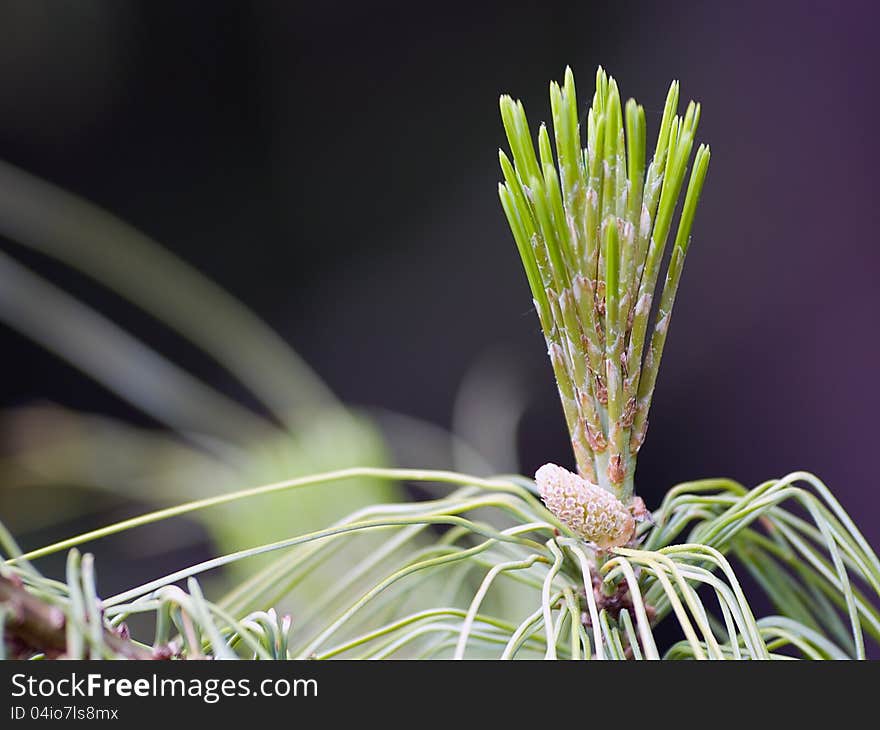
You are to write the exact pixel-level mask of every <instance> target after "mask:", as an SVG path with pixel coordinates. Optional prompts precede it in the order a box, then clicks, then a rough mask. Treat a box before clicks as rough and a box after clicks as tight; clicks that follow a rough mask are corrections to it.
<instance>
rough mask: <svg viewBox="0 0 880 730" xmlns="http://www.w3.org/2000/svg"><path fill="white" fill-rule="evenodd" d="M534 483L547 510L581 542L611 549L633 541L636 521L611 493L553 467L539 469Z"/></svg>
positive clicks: (547, 466) (564, 470)
mask: <svg viewBox="0 0 880 730" xmlns="http://www.w3.org/2000/svg"><path fill="white" fill-rule="evenodd" d="M535 483H536V484H537V485H538V492H539V493H540V495H541V498H542V499H543V500H544V504H545V505H547V509H549V510H550V511H551V512H552V513H553V514H554V515H555V516H556V517H557V518H558V519H559V521H560V522H562V523H563V524H564V525H565V526H566V527H568V528H569V529H571V531H572V532H574V533H575V534H576V535H579V536H580V537H582V538H583V539H584V540H589V541H591V542H594V543H596V544H597V545H598V546H599V547H600V548H612V547H619V546H621V545H625V544H626V543H628V542H629V541H630V540H631V539H632V536H633V534H634V533H635V529H636V523H635V519H634V518H633V516H632V513H631V512H630V511H629V510H628V509H627V508H626V507H625V506H624V505H623V503H622V502H621V501H620V500H619V499H617V497H615V496H614V495H613V494H611V492H608V491H606V490H604V489H602V488H601V487H600V486H598V485H596V484H593V483H592V482H588V481H587V480H586V479H584V478H583V477H580V476H578V475H577V474H572V473H571V472H570V471H568V469H563V468H562V467H561V466H557V465H556V464H544V466H542V467H541V468H540V469H538V471H537V473H536V474H535Z"/></svg>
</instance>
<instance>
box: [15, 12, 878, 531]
mask: <svg viewBox="0 0 880 730" xmlns="http://www.w3.org/2000/svg"><path fill="white" fill-rule="evenodd" d="M876 20H877V18H876V13H875V11H874V10H873V7H872V4H871V3H868V2H864V3H858V2H847V3H840V2H822V3H817V2H797V3H772V2H738V3H735V4H733V3H730V4H727V3H725V4H722V3H710V2H691V3H688V2H664V3H653V2H641V3H632V2H615V3H608V2H605V3H596V4H594V3H588V2H568V3H564V4H558V5H550V4H548V3H535V4H531V5H529V4H523V5H518V6H517V7H511V6H498V7H493V6H488V5H482V4H478V3H471V4H468V5H462V6H454V5H451V4H448V3H441V4H437V3H425V4H415V3H413V4H408V5H401V6H393V5H386V4H381V3H378V4H371V6H370V7H363V6H359V5H356V4H351V5H348V4H345V3H335V2H323V3H309V4H305V5H299V4H296V3H245V2H219V1H218V2H210V3H209V2H204V3H194V2H190V3H172V2H99V1H97V0H78V1H77V2H47V1H45V0H30V1H28V2H2V3H0V110H2V111H0V157H2V158H3V159H5V160H7V161H9V162H11V163H13V164H15V165H18V166H20V167H22V168H24V169H26V170H28V171H30V172H32V173H34V174H36V175H39V176H41V177H44V178H46V179H48V180H50V181H52V182H54V183H56V184H58V185H61V186H62V187H65V188H67V189H69V190H71V191H74V192H76V193H78V194H80V195H82V196H83V197H85V198H87V199H89V200H91V201H93V202H95V203H97V204H99V205H101V206H103V207H105V208H106V209H108V210H110V211H112V212H113V213H115V214H117V215H118V216H120V217H121V218H123V219H124V220H127V221H129V222H130V223H132V224H133V225H135V226H137V227H138V228H140V229H141V230H143V231H145V232H146V233H148V234H150V235H152V236H153V237H155V238H156V239H157V240H159V241H161V242H163V243H164V244H165V245H166V246H167V247H169V248H170V249H171V250H173V251H174V252H176V253H177V254H179V255H180V256H182V257H183V258H184V259H186V260H187V261H189V262H191V263H193V264H194V265H196V266H197V267H198V268H199V269H201V270H202V271H203V272H205V273H207V274H208V275H210V276H211V277H212V278H214V279H215V280H216V281H217V282H219V283H220V284H221V285H222V286H224V287H225V288H227V289H228V290H230V291H231V292H232V293H234V294H235V295H237V296H238V297H239V298H240V299H242V300H243V301H245V302H246V303H247V304H249V305H250V306H251V307H252V308H253V309H254V310H255V311H256V312H257V313H258V314H260V315H261V316H262V317H263V318H265V319H266V320H267V321H268V322H269V323H270V324H271V325H273V326H274V327H275V328H276V329H277V330H278V331H279V332H280V333H281V334H282V335H283V337H284V338H285V339H286V340H287V341H288V342H290V343H291V344H292V345H293V347H294V348H295V349H296V350H297V351H298V352H299V353H300V354H302V355H303V356H304V358H305V359H306V360H307V361H308V362H309V363H310V364H311V365H312V366H313V367H314V368H315V369H316V370H317V371H318V372H319V373H320V374H321V375H322V377H323V378H324V379H325V380H326V381H327V382H328V383H329V384H330V386H331V387H332V388H333V389H334V390H335V392H336V393H337V394H339V395H340V396H341V397H342V398H343V399H345V400H346V401H348V402H351V403H354V404H357V405H365V406H375V407H381V408H387V409H393V410H397V411H401V412H404V413H407V414H410V415H414V416H418V417H421V418H424V419H427V420H429V421H432V422H434V423H437V424H440V425H444V426H449V425H450V424H451V419H452V414H453V404H454V402H455V398H456V394H457V393H458V392H459V389H460V387H461V385H462V383H463V382H464V381H465V380H466V378H467V377H468V373H469V372H473V369H474V368H475V367H478V368H480V367H486V365H485V363H487V362H489V363H491V364H493V365H492V367H495V368H496V369H497V372H498V377H499V378H507V379H508V380H510V381H511V382H513V383H517V384H518V385H517V389H518V390H517V392H518V393H519V394H520V396H521V397H523V398H524V399H525V402H526V404H527V406H528V407H527V410H526V413H525V415H524V418H523V421H522V424H521V427H520V430H519V454H520V465H519V466H520V468H521V469H522V470H523V472H524V473H533V472H534V469H535V468H536V467H537V466H539V465H540V464H542V463H544V462H545V461H550V460H554V461H558V462H560V463H564V464H569V463H570V462H571V457H570V455H569V453H568V445H567V440H566V437H565V433H564V427H563V421H562V417H561V412H560V408H559V404H558V401H557V398H556V394H555V389H554V386H553V382H552V376H551V372H550V368H549V365H548V364H547V363H546V356H545V354H544V346H543V341H542V338H541V337H540V333H539V330H538V326H537V321H536V318H535V316H534V313H533V312H532V310H531V306H530V301H529V299H530V298H529V295H528V290H527V286H526V283H525V277H524V275H523V273H522V271H521V267H520V263H519V260H518V257H517V254H516V249H515V246H514V244H513V240H512V238H511V236H510V233H509V231H508V229H507V227H506V223H505V221H504V219H503V215H502V213H501V211H500V206H499V205H498V201H497V196H496V183H497V181H498V179H499V177H500V172H499V170H498V165H497V148H498V147H499V146H500V145H502V144H503V143H504V140H503V132H502V128H501V124H500V120H499V117H498V110H497V99H498V95H499V93H500V92H509V93H512V94H514V95H515V96H518V97H520V98H522V99H523V101H524V103H525V106H526V109H527V111H528V112H529V116H530V119H531V121H532V122H533V123H536V122H538V121H540V120H541V119H546V118H547V117H548V116H549V101H548V98H547V83H548V81H549V80H550V79H552V78H561V75H562V72H563V69H564V67H565V66H566V64H570V65H571V66H572V68H573V69H574V71H575V75H576V78H577V79H578V82H579V90H580V98H581V99H582V100H583V101H584V102H586V100H587V99H588V98H589V95H590V94H591V93H592V80H593V74H594V72H595V68H596V66H597V65H598V64H599V63H601V64H603V65H604V66H605V68H606V69H608V70H609V72H610V73H612V74H613V75H614V76H615V77H616V78H617V80H618V82H619V84H620V86H621V89H622V94H623V95H624V96H625V97H629V96H634V97H636V98H637V99H638V100H639V101H640V102H641V103H643V104H644V105H645V108H646V112H647V115H648V122H649V130H653V131H656V127H657V126H658V124H659V118H660V111H661V109H662V103H663V100H664V97H665V93H666V89H667V87H668V84H669V81H670V80H671V79H672V78H679V79H680V80H681V88H682V97H683V101H685V102H686V100H687V99H689V98H696V99H698V100H700V101H701V102H702V103H703V116H702V123H701V128H700V132H699V135H698V136H699V139H700V140H703V141H707V142H709V143H710V144H711V146H712V165H711V169H710V172H709V178H708V181H707V185H706V189H705V193H704V198H703V202H702V203H701V207H700V210H699V212H698V215H697V220H696V224H695V229H694V243H693V245H692V247H691V249H690V255H689V257H688V261H687V265H686V267H685V272H684V276H683V280H682V284H681V289H680V292H679V298H678V306H677V308H676V313H675V317H674V324H673V326H672V329H671V334H670V338H669V341H668V345H667V348H666V353H665V357H664V363H663V368H662V375H661V377H660V381H659V386H658V390H657V394H656V397H655V400H654V405H653V407H652V419H651V428H650V430H649V434H648V439H647V442H646V445H645V447H644V448H643V450H642V452H641V455H640V460H639V470H638V476H637V489H638V490H639V491H640V492H641V493H642V494H644V495H645V496H646V499H647V501H648V503H649V506H653V505H655V504H656V503H657V501H658V500H659V498H660V496H661V494H662V493H663V492H664V491H665V490H666V489H667V488H668V487H669V486H671V485H672V484H674V483H676V482H678V481H682V480H688V479H694V478H701V477H708V476H729V477H732V478H735V479H737V480H740V481H742V482H743V483H745V484H746V485H754V484H756V483H758V482H761V481H764V480H765V479H769V478H774V477H779V476H782V475H783V474H786V473H788V472H790V471H794V470H796V469H805V470H809V471H812V472H814V473H816V474H817V475H819V476H820V477H821V478H822V479H823V480H825V481H826V483H828V484H829V486H830V487H831V488H832V489H833V490H834V492H835V494H836V495H837V496H838V497H839V498H840V499H841V501H842V502H843V504H844V506H845V507H846V508H847V509H848V510H849V511H850V512H851V513H852V514H853V515H854V516H855V517H856V520H857V522H858V523H859V525H860V526H861V527H862V528H863V529H864V532H865V533H866V536H867V538H868V539H869V541H871V542H872V544H874V545H875V546H876V545H880V516H878V509H877V507H878V500H880V497H878V492H877V484H876V473H877V468H876V464H875V462H874V461H873V457H874V454H875V449H876V448H877V445H876V436H877V406H878V397H877V393H876V389H875V385H874V383H875V378H876V376H875V369H876V363H877V356H878V352H880V347H878V338H877V319H876V317H877V313H878V305H880V292H878V286H877V273H876V268H877V263H878V261H880V253H878V241H877V231H878V230H880V220H878V218H880V215H878V206H877V203H876V200H877V189H876V187H875V184H874V180H873V176H874V174H875V171H876V170H877V168H878V162H880V144H878V141H877V140H878V136H877V134H876V132H875V127H876V124H877V111H878V102H877V95H876V83H877V82H876V79H877V70H878V61H880V50H878V44H877V42H876V28H877V24H876ZM649 133H650V132H649ZM649 144H651V142H649ZM3 245H4V248H5V249H6V250H8V251H9V252H11V253H13V254H14V255H16V256H19V254H20V251H19V250H18V249H17V248H16V247H15V246H14V245H13V244H11V243H8V244H7V243H4V244H3ZM24 258H25V259H26V260H28V262H29V263H32V264H34V265H35V266H36V267H37V268H38V269H39V270H41V271H42V272H44V273H48V274H51V275H52V276H53V279H54V280H56V281H61V282H62V283H64V284H65V285H66V286H67V288H68V289H69V290H71V291H73V292H74V293H77V294H82V295H83V296H87V297H88V299H89V301H91V302H92V303H96V304H97V305H99V306H100V305H104V309H105V311H106V310H107V307H110V310H109V311H110V313H111V314H113V313H114V312H113V307H114V306H115V303H116V300H115V299H112V298H110V297H109V296H107V298H106V299H102V297H103V296H105V295H102V294H101V293H100V292H95V291H94V287H93V286H92V285H90V284H88V283H87V282H86V281H85V280H84V279H80V278H78V277H76V276H73V275H69V274H66V273H63V272H62V271H61V270H60V269H58V268H57V267H54V266H53V265H50V264H48V263H46V262H41V261H39V260H37V259H35V258H33V257H31V258H27V256H24ZM119 316H120V318H121V319H122V320H123V321H124V322H125V321H136V323H137V325H138V331H139V334H141V335H142V336H144V338H145V339H146V340H147V341H149V342H150V343H151V344H153V345H155V346H156V347H158V348H160V349H162V350H163V351H164V352H166V354H169V355H170V356H172V357H173V358H175V359H176V360H177V361H179V362H181V363H182V364H184V365H186V366H187V367H189V368H190V369H191V370H193V371H194V372H195V373H197V374H198V375H200V376H201V377H203V378H205V379H206V380H208V381H210V382H213V383H215V384H217V385H218V387H221V388H224V389H226V390H227V391H228V392H230V393H231V394H233V395H236V396H238V395H239V393H238V392H237V390H236V386H234V385H232V384H231V383H230V382H229V380H228V378H227V376H226V375H224V374H223V373H222V372H221V371H220V370H219V368H217V367H216V366H213V365H212V364H210V363H208V362H205V361H203V360H201V359H199V358H197V357H196V356H195V355H193V354H192V353H191V352H190V351H189V350H186V349H184V348H182V347H178V345H177V344H176V340H174V339H173V338H171V337H170V336H168V335H167V333H164V332H163V331H162V330H161V328H159V327H157V326H152V325H151V324H150V323H148V322H145V321H141V320H131V319H130V318H131V317H132V316H133V315H131V313H130V312H127V310H124V309H123V308H120V309H119ZM126 318H129V319H126ZM0 352H2V355H3V357H2V363H0V367H2V371H3V377H2V379H0V406H14V405H22V404H26V403H29V402H32V401H34V400H36V399H50V400H53V401H55V402H59V403H62V404H64V405H67V406H71V407H76V408H80V409H85V410H89V411H96V412H101V413H110V414H117V415H124V416H126V417H132V418H135V417H136V416H135V415H134V414H133V412H129V410H128V408H127V406H125V405H124V404H122V403H120V402H119V401H118V400H116V399H115V398H114V397H113V396H111V395H109V394H108V393H107V392H106V391H104V390H103V389H102V388H100V387H99V386H97V385H95V384H93V383H92V382H91V381H88V380H87V379H86V378H84V377H83V376H82V375H80V374H79V373H78V372H76V371H74V370H73V369H71V368H69V367H67V366H66V365H63V364H61V363H59V362H58V361H57V360H56V359H55V358H53V357H52V356H50V355H48V354H46V353H45V352H44V351H42V350H41V349H39V348H38V347H37V346H35V345H32V344H31V343H30V342H29V341H27V340H26V339H24V338H23V337H21V336H19V335H17V334H14V333H12V332H10V331H8V330H6V329H2V330H0ZM481 363H482V364H481ZM503 427H504V424H501V425H499V428H503ZM490 428H491V424H490ZM402 460H404V461H405V458H404V459H402ZM408 465H411V464H408Z"/></svg>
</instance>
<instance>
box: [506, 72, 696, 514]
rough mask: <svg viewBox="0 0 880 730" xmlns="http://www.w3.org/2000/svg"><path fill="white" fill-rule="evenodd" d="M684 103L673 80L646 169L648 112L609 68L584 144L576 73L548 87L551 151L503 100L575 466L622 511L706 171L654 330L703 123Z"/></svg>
mask: <svg viewBox="0 0 880 730" xmlns="http://www.w3.org/2000/svg"><path fill="white" fill-rule="evenodd" d="M678 99H679V85H678V82H673V83H672V84H671V86H670V88H669V92H668V94H667V97H666V105H665V107H664V111H663V117H662V120H661V123H660V131H659V135H658V138H657V143H656V148H655V151H654V155H653V158H652V159H651V162H650V164H649V165H648V166H647V170H646V149H647V140H646V124H645V111H644V109H643V108H642V107H641V106H640V105H639V104H637V103H636V102H635V101H634V100H632V99H630V100H628V101H627V102H626V104H625V106H624V105H622V104H621V97H620V92H619V90H618V87H617V82H616V81H615V80H614V79H613V78H611V77H609V76H608V75H607V74H606V73H605V72H604V71H603V70H602V68H599V70H598V71H597V73H596V88H595V92H594V94H593V99H592V105H591V106H590V109H589V110H588V112H587V129H586V147H583V146H582V145H583V143H582V138H581V130H580V125H579V122H578V120H579V118H580V114H579V113H578V107H577V95H576V91H575V84H574V75H573V74H572V72H571V69H566V71H565V78H564V81H563V83H562V85H560V84H558V83H556V82H553V83H551V84H550V108H551V115H552V121H553V135H552V142H551V135H550V133H549V132H548V129H547V127H546V126H545V125H543V124H542V125H540V127H539V130H538V135H537V142H535V140H533V138H532V136H531V132H530V129H529V124H528V121H527V120H526V115H525V110H524V108H523V105H522V103H521V102H519V101H514V100H513V99H512V98H511V97H509V96H502V97H501V102H500V106H501V118H502V122H503V124H504V129H505V132H506V134H507V140H508V143H509V145H510V150H511V153H512V156H513V161H512V162H511V160H510V158H508V156H507V155H506V154H505V153H504V152H503V151H501V152H500V160H501V169H502V172H503V175H504V182H503V183H501V184H500V185H499V196H500V198H501V204H502V207H503V209H504V212H505V215H506V216H507V220H508V223H509V224H510V228H511V231H512V232H513V236H514V240H515V241H516V245H517V248H518V250H519V253H520V257H521V258H522V261H523V266H524V268H525V271H526V278H527V280H528V283H529V287H530V289H531V291H532V297H533V299H534V302H535V307H536V309H537V311H538V318H539V320H540V323H541V329H542V330H543V332H544V337H545V340H546V342H547V350H548V354H549V356H550V360H551V363H552V367H553V372H554V375H555V376H556V382H557V386H558V389H559V394H560V398H561V400H562V404H563V411H564V412H565V419H566V424H567V425H568V429H569V432H570V435H571V440H572V447H573V450H574V455H575V460H576V463H577V469H578V471H579V473H580V475H581V476H582V477H583V478H585V479H587V480H588V481H590V482H594V483H596V484H598V485H599V486H601V487H603V488H604V489H606V490H608V491H610V492H611V493H612V494H614V495H615V496H616V497H617V498H618V499H620V500H621V501H623V502H624V503H625V504H627V505H629V504H631V503H632V500H633V497H634V487H633V474H634V471H635V462H636V456H637V454H638V450H639V448H640V447H641V445H642V443H643V442H644V438H645V432H646V430H647V424H648V420H647V418H648V410H649V408H650V404H651V400H652V397H653V393H654V388H655V386H656V380H657V373H658V368H659V364H660V359H661V356H662V354H663V348H664V346H665V343H666V335H667V331H668V326H669V318H670V316H671V313H672V305H673V303H674V301H675V294H676V291H677V288H678V283H679V280H680V277H681V271H682V266H683V263H684V257H685V255H686V253H687V249H688V245H689V242H690V233H691V228H692V225H693V219H694V214H695V211H696V206H697V203H698V201H699V197H700V192H701V191H702V186H703V181H704V179H705V176H706V170H707V167H708V163H709V149H708V147H705V146H701V147H700V148H699V150H698V151H697V155H696V160H695V163H694V168H693V172H692V174H691V176H690V180H689V182H688V186H687V192H686V194H685V202H684V207H683V211H682V214H681V220H680V221H679V226H678V231H677V233H676V237H675V243H674V245H673V250H672V255H671V263H670V265H669V267H668V270H667V272H666V274H665V277H664V283H663V290H662V294H661V296H660V302H659V307H658V313H657V316H656V318H655V319H654V321H653V322H651V321H650V313H651V309H652V303H653V302H654V297H655V290H656V289H657V283H658V281H659V278H660V273H661V264H662V261H663V259H664V252H665V250H666V243H667V239H668V237H669V232H670V230H671V228H672V224H673V219H674V217H675V211H676V206H677V204H678V199H679V197H680V195H681V190H682V188H683V186H684V181H685V175H686V172H687V168H688V164H689V161H690V158H691V152H692V149H693V146H694V137H695V134H696V129H697V125H698V124H699V120H700V105H699V104H696V103H694V102H690V103H689V104H688V106H687V109H686V111H685V114H684V116H683V117H681V116H679V115H678V114H676V108H677V106H678ZM554 153H555V159H554Z"/></svg>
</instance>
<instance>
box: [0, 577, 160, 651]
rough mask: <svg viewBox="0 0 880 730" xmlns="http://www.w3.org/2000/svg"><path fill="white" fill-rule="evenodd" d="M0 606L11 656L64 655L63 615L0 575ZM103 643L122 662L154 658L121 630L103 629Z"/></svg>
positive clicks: (65, 637)
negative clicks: (3, 611) (123, 660)
mask: <svg viewBox="0 0 880 730" xmlns="http://www.w3.org/2000/svg"><path fill="white" fill-rule="evenodd" d="M0 606H2V607H3V608H4V609H5V613H6V620H5V623H4V626H3V640H4V642H5V643H6V644H7V646H8V647H9V648H10V649H11V653H12V655H13V656H15V657H20V658H27V657H28V656H32V655H34V654H45V655H46V657H48V658H50V659H55V658H58V657H61V656H65V655H66V654H67V632H66V628H65V626H66V619H65V615H64V612H63V611H62V610H61V609H60V608H59V607H58V606H53V605H51V604H49V603H46V602H45V601H43V600H41V599H40V598H38V597H36V596H34V595H32V594H31V593H29V592H28V590H27V589H26V588H25V586H24V584H23V583H22V582H21V580H20V579H18V578H17V577H16V576H14V575H10V576H5V575H0ZM103 641H104V644H105V645H106V646H107V648H108V649H110V650H111V651H112V652H113V653H114V654H115V655H117V656H119V657H123V658H126V659H157V658H160V656H159V655H157V654H156V653H154V652H153V651H152V650H151V649H148V648H146V647H143V646H141V645H140V644H136V643H135V642H133V641H131V640H130V639H129V638H127V636H126V635H125V631H124V629H123V630H122V631H121V632H120V633H115V632H113V631H111V630H110V629H109V628H106V627H105V628H104V629H103Z"/></svg>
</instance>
